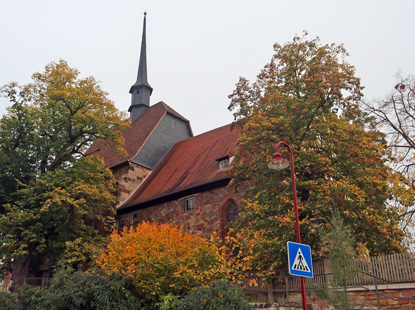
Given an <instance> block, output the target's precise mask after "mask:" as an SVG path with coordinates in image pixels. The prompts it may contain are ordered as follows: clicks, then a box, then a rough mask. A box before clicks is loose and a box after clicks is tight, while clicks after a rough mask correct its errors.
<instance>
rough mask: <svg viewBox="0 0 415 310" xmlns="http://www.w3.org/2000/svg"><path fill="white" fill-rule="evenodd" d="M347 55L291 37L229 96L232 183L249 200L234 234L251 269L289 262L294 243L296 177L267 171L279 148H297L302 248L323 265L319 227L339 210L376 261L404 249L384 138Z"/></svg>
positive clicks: (338, 48) (335, 48) (339, 49)
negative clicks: (234, 146)
mask: <svg viewBox="0 0 415 310" xmlns="http://www.w3.org/2000/svg"><path fill="white" fill-rule="evenodd" d="M346 56H347V52H346V50H345V49H344V47H343V46H342V45H336V44H325V45H324V44H322V43H321V42H320V40H319V39H318V38H309V37H308V35H307V33H304V35H303V36H301V37H300V36H295V37H294V39H293V41H292V42H288V43H286V44H284V45H279V44H276V45H275V46H274V55H273V57H272V59H271V62H270V63H269V64H267V65H266V66H265V67H264V69H263V70H262V71H261V72H260V74H259V75H258V77H257V80H256V81H255V82H254V83H252V84H251V83H250V82H249V81H247V80H246V79H244V78H241V79H240V80H239V82H238V83H237V85H236V89H235V90H234V92H233V93H232V94H231V95H230V99H231V104H230V106H229V109H230V110H233V111H234V117H235V120H236V123H237V124H236V126H240V127H241V128H242V129H241V130H242V135H241V138H240V139H239V141H238V150H237V153H236V157H235V161H234V163H233V168H232V169H231V176H232V183H231V184H232V185H233V186H234V187H235V188H236V189H238V188H240V189H241V192H243V193H244V196H245V203H244V205H242V206H241V210H240V218H239V220H238V221H236V222H235V224H234V226H233V229H232V231H231V232H232V234H231V235H232V238H233V243H234V244H236V246H237V247H238V248H239V249H240V253H242V254H243V255H244V256H245V259H246V260H247V261H248V262H249V263H250V264H251V266H252V267H253V268H257V269H260V270H271V271H272V270H273V269H275V268H277V267H278V266H280V265H281V264H284V263H286V242H287V241H295V240H296V238H295V220H294V211H293V197H292V188H291V176H290V171H289V169H287V170H285V171H274V170H270V169H268V168H267V162H268V161H270V160H271V159H272V155H273V153H274V152H275V144H276V143H277V142H278V141H285V142H287V143H288V144H289V145H290V146H291V147H292V149H293V152H294V162H295V172H296V178H297V194H298V201H299V215H300V226H301V236H302V241H303V243H306V244H309V245H311V246H312V248H313V252H314V253H316V254H317V257H318V255H319V253H320V245H321V240H320V237H319V234H318V228H319V227H320V226H321V225H322V224H323V223H324V220H323V219H324V218H327V216H328V215H329V214H330V210H331V209H333V208H337V209H339V210H340V213H341V216H342V218H343V219H344V222H345V223H347V225H349V226H350V227H351V229H352V232H353V234H354V236H355V238H356V241H357V242H359V243H361V244H362V245H364V246H366V247H367V248H368V249H369V251H370V253H372V254H380V253H393V252H399V251H401V250H402V244H401V241H402V238H403V233H402V231H401V230H400V228H399V225H398V224H399V219H398V214H397V212H396V210H394V209H393V208H390V206H389V205H388V199H389V198H390V195H391V188H390V182H391V179H392V178H393V171H392V170H391V169H390V168H389V167H388V166H387V165H385V157H386V156H387V155H388V154H387V153H386V152H385V139H384V135H383V134H382V133H380V132H379V131H378V130H376V128H374V127H373V126H372V124H371V123H370V122H369V121H368V119H367V118H366V117H365V115H364V114H363V113H362V112H361V110H360V108H359V101H360V99H361V97H362V86H361V85H360V80H359V78H358V77H356V76H355V69H354V67H353V66H352V65H350V64H349V63H347V62H346V61H345V57H346ZM281 151H282V153H283V156H284V157H285V158H287V159H289V156H288V154H287V153H284V148H282V150H281Z"/></svg>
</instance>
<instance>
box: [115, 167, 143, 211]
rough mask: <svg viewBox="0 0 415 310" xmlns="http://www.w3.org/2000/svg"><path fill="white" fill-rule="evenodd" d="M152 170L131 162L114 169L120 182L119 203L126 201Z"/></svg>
mask: <svg viewBox="0 0 415 310" xmlns="http://www.w3.org/2000/svg"><path fill="white" fill-rule="evenodd" d="M150 172H151V170H150V169H147V168H144V167H142V166H139V165H136V164H134V163H131V162H128V163H126V164H125V165H122V166H118V167H117V168H115V169H113V174H114V176H115V179H116V180H117V183H118V193H117V205H119V204H120V203H122V202H124V201H125V200H126V199H127V198H128V197H129V196H130V195H131V194H132V193H133V192H134V190H135V189H136V188H137V187H138V186H139V185H140V184H141V182H142V181H143V180H144V179H145V178H146V177H147V175H148V174H149V173H150Z"/></svg>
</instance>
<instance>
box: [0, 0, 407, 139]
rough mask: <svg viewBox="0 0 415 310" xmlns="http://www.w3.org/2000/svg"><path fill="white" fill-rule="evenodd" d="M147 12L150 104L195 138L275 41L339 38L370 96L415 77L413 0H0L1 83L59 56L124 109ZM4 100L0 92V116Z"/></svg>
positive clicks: (223, 110) (219, 121) (222, 117)
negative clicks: (168, 112)
mask: <svg viewBox="0 0 415 310" xmlns="http://www.w3.org/2000/svg"><path fill="white" fill-rule="evenodd" d="M144 11H147V13H148V15H147V59H148V80H149V83H150V85H151V86H152V87H153V89H154V90H153V95H152V97H151V103H152V104H154V103H156V102H158V101H160V100H162V101H164V102H166V103H167V104H168V105H170V106H171V107H172V108H174V109H175V110H176V111H177V112H179V113H181V114H182V115H183V116H184V117H186V118H187V119H189V120H190V122H191V125H192V128H193V131H194V133H195V134H199V133H202V132H205V131H208V130H210V129H214V128H216V127H219V126H222V125H225V124H227V123H230V122H231V121H232V120H233V117H232V114H231V113H230V112H229V111H228V110H227V106H228V104H229V99H228V95H229V94H230V93H231V92H232V91H233V89H234V88H235V84H236V83H237V81H238V79H239V77H240V76H243V77H246V78H248V79H249V80H251V81H253V80H255V78H256V75H257V74H258V73H259V71H260V70H261V69H262V67H263V66H264V65H265V64H266V63H267V62H269V60H270V59H271V56H272V53H273V50H272V46H273V44H274V43H275V42H278V43H280V44H283V43H285V42H287V41H290V40H292V38H293V36H294V35H295V34H301V33H302V31H303V30H308V31H309V33H310V35H311V36H312V37H315V36H319V37H320V39H321V41H322V43H344V45H345V47H346V49H347V50H348V52H349V54H350V57H349V58H348V61H349V63H351V64H353V65H354V66H355V67H356V70H357V75H358V76H359V77H361V78H362V84H363V85H364V86H365V87H366V88H365V91H364V93H365V96H366V99H367V100H371V99H373V98H375V97H377V98H381V97H384V96H385V95H386V94H388V93H389V92H390V90H391V89H392V87H393V86H394V85H395V81H396V74H397V73H398V72H401V73H402V74H403V75H408V74H415V61H414V55H415V39H414V38H415V35H414V31H415V18H414V16H415V1H413V0H407V1H404V0H393V1H392V0H389V1H384V0H377V1H372V0H359V1H356V0H348V1H336V0H326V1H316V0H315V1H313V0H304V1H296V0H289V1H287V0H285V1H280V0H262V1H261V0H257V1H252V0H251V1H245V0H239V1H237V0H229V1H227V0H222V1H217V0H210V1H190V0H188V1H184V0H182V1H172V0H170V1H168V0H151V1H150V0H148V1H144V0H141V1H140V0H135V1H133V0H71V1H68V0H67V1H64V0H61V1H59V0H53V1H52V0H37V1H33V0H0V29H1V37H0V38H1V48H0V85H4V84H6V83H7V82H10V81H17V82H19V83H20V84H26V83H28V82H30V77H31V75H32V74H33V73H34V72H38V71H43V69H44V67H45V65H46V64H47V63H49V62H51V61H57V60H59V59H65V60H66V61H68V63H69V65H70V66H71V67H75V68H77V69H78V70H79V71H80V72H81V75H82V76H90V75H92V76H94V77H95V78H96V79H97V80H99V81H101V85H102V88H103V89H104V90H106V91H107V92H109V97H110V99H112V100H113V101H114V103H115V106H116V107H117V108H118V109H120V110H125V111H126V110H127V109H128V107H129V105H130V94H129V93H128V91H129V89H130V86H131V85H132V84H134V82H135V79H136V75H137V68H138V59H139V49H140V41H141V32H142V22H143V13H144ZM8 105H9V102H8V101H7V100H5V99H4V98H0V114H3V113H5V108H6V107H7V106H8Z"/></svg>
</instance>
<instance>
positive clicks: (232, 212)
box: [226, 203, 239, 223]
mask: <svg viewBox="0 0 415 310" xmlns="http://www.w3.org/2000/svg"><path fill="white" fill-rule="evenodd" d="M238 217H239V208H238V206H237V205H236V204H234V203H232V204H230V205H229V206H228V208H227V209H226V222H227V223H230V222H233V221H235V220H237V219H238Z"/></svg>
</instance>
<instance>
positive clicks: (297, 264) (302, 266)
mask: <svg viewBox="0 0 415 310" xmlns="http://www.w3.org/2000/svg"><path fill="white" fill-rule="evenodd" d="M292 269H294V270H298V271H307V272H309V271H310V268H309V267H308V265H307V262H306V261H305V259H304V255H303V252H301V249H300V248H298V252H297V255H296V256H295V260H294V264H293V268H292Z"/></svg>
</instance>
